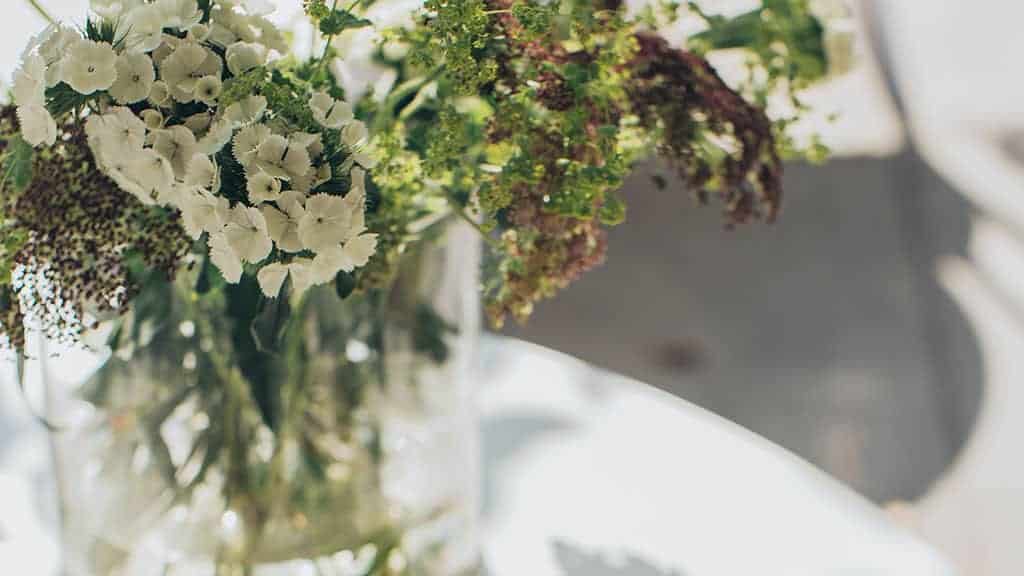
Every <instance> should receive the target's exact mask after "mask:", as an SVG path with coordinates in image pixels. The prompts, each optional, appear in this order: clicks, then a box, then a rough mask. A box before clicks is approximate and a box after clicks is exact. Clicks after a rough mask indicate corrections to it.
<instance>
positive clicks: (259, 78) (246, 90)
mask: <svg viewBox="0 0 1024 576" xmlns="http://www.w3.org/2000/svg"><path fill="white" fill-rule="evenodd" d="M269 79H270V70H269V69H268V68H267V67H266V66H258V67H256V68H253V69H252V70H249V71H247V72H245V73H243V74H242V75H241V76H235V77H234V78H231V79H229V80H227V81H225V82H224V88H223V90H222V92H221V95H220V106H221V107H224V108H227V107H228V106H230V105H232V104H234V103H235V102H238V101H239V100H242V99H244V98H246V97H248V96H251V95H253V94H259V93H260V92H262V89H263V86H264V85H265V84H266V83H267V81H268V80H269Z"/></svg>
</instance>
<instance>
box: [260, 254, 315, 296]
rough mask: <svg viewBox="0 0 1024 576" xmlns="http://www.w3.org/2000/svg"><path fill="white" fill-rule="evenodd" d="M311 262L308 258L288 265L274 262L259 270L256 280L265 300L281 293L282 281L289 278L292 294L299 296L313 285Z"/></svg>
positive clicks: (298, 259) (299, 259) (296, 260)
mask: <svg viewBox="0 0 1024 576" xmlns="http://www.w3.org/2000/svg"><path fill="white" fill-rule="evenodd" d="M311 265H312V261H311V260H310V259H308V258H297V259H295V260H293V261H292V262H290V263H288V264H281V263H278V262H275V263H273V264H268V265H266V266H264V267H263V268H261V269H260V271H259V272H258V273H257V274H256V280H258V281H259V283H260V289H261V290H263V294H264V295H266V296H267V298H277V297H278V295H279V294H280V293H281V287H282V286H284V281H285V280H286V279H287V278H289V277H291V280H292V293H293V294H294V295H295V296H301V295H302V294H303V293H304V292H305V291H306V290H308V289H309V287H310V286H311V285H312V284H313V274H312V267H311Z"/></svg>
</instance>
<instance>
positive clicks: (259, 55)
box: [224, 42, 267, 76]
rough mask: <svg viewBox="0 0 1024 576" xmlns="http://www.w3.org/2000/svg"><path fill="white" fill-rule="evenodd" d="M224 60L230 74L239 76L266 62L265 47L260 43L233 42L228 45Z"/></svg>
mask: <svg viewBox="0 0 1024 576" xmlns="http://www.w3.org/2000/svg"><path fill="white" fill-rule="evenodd" d="M224 61H225V62H227V64H228V70H230V71H231V73H232V74H234V75H235V76H240V75H242V74H245V73H246V72H248V71H249V70H252V69H253V68H257V67H259V66H263V65H265V64H266V63H267V48H266V47H265V46H263V45H262V44H256V43H251V42H235V43H234V44H232V45H231V46H228V49H227V52H226V53H225V54H224Z"/></svg>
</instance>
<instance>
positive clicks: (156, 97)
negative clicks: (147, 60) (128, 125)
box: [149, 80, 171, 108]
mask: <svg viewBox="0 0 1024 576" xmlns="http://www.w3.org/2000/svg"><path fill="white" fill-rule="evenodd" d="M149 103H150V104H152V105H153V106H156V107H157V108H167V107H169V106H170V105H171V88H170V87H169V86H168V85H167V83H166V82H164V81H163V80H157V81H156V82H154V83H153V87H152V89H151V90H150V91H149Z"/></svg>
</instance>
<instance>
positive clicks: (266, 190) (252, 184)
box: [246, 172, 281, 204]
mask: <svg viewBox="0 0 1024 576" xmlns="http://www.w3.org/2000/svg"><path fill="white" fill-rule="evenodd" d="M246 191H248V192H249V202H251V203H253V204H262V203H264V202H273V201H275V200H277V199H278V198H280V197H281V181H280V180H278V179H277V178H274V177H273V176H271V175H269V174H267V173H265V172H260V173H258V174H254V175H252V176H250V177H249V182H248V184H247V185H246Z"/></svg>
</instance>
